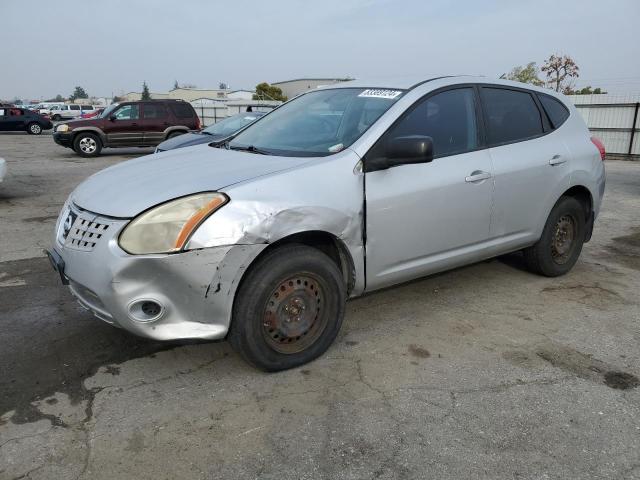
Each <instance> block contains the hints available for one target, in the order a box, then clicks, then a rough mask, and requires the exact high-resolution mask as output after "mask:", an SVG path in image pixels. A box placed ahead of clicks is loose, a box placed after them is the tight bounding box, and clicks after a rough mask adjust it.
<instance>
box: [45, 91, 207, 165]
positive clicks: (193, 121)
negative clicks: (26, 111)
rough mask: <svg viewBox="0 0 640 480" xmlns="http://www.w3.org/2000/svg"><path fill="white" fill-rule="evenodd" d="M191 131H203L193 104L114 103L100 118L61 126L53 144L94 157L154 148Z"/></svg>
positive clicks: (81, 120)
mask: <svg viewBox="0 0 640 480" xmlns="http://www.w3.org/2000/svg"><path fill="white" fill-rule="evenodd" d="M190 130H200V119H199V118H198V115H197V114H196V112H195V110H194V109H193V107H192V106H191V104H190V103H188V102H185V101H182V100H148V101H141V102H123V103H114V104H113V105H109V106H108V107H107V108H105V109H104V111H103V112H102V113H101V114H100V115H99V116H97V117H93V118H82V119H78V120H71V121H69V122H63V123H59V124H57V125H56V128H55V131H54V132H53V140H54V141H55V142H56V143H57V144H58V145H62V146H63V147H69V148H73V149H74V150H75V152H76V153H77V154H78V155H81V156H83V157H95V156H97V155H99V154H100V151H101V150H102V149H103V148H105V147H155V146H156V145H158V144H159V143H161V142H163V141H165V140H166V139H168V138H172V137H175V136H176V135H182V134H183V133H187V132H189V131H190Z"/></svg>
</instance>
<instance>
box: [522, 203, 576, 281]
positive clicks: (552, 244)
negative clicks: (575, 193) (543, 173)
mask: <svg viewBox="0 0 640 480" xmlns="http://www.w3.org/2000/svg"><path fill="white" fill-rule="evenodd" d="M585 218H586V213H585V211H584V207H583V206H582V204H581V203H580V202H579V201H578V200H576V199H575V198H573V197H560V200H558V202H557V203H556V204H555V206H554V207H553V209H552V210H551V213H550V214H549V218H547V223H546V224H545V226H544V230H543V231H542V236H541V237H540V240H538V241H537V242H536V243H535V244H534V245H532V246H531V247H529V248H526V249H525V250H524V251H523V252H524V260H525V263H526V265H527V267H528V268H529V270H531V271H532V272H534V273H538V274H540V275H544V276H546V277H557V276H560V275H564V274H565V273H567V272H568V271H569V270H571V269H572V268H573V266H574V265H575V264H576V262H577V261H578V257H579V256H580V252H581V251H582V245H583V243H584V238H585Z"/></svg>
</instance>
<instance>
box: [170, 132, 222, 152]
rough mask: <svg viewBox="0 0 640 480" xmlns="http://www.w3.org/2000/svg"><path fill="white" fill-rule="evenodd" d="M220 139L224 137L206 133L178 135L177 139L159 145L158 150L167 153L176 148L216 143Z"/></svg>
mask: <svg viewBox="0 0 640 480" xmlns="http://www.w3.org/2000/svg"><path fill="white" fill-rule="evenodd" d="M219 138H222V137H221V136H220V135H206V134H204V133H185V134H184V135H178V136H177V137H173V138H170V139H169V140H165V141H164V142H162V143H161V144H160V145H158V149H159V150H162V151H165V150H173V149H174V148H182V147H191V146H193V145H201V144H203V143H211V142H215V141H216V140H218V139H219Z"/></svg>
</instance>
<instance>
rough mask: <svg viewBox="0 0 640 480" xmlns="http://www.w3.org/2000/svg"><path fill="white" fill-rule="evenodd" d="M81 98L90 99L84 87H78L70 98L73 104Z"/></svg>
mask: <svg viewBox="0 0 640 480" xmlns="http://www.w3.org/2000/svg"><path fill="white" fill-rule="evenodd" d="M79 98H89V94H88V93H87V92H85V91H84V88H82V87H76V88H75V90H74V91H73V93H72V94H71V95H70V96H69V100H71V101H72V102H73V101H74V100H77V99H79Z"/></svg>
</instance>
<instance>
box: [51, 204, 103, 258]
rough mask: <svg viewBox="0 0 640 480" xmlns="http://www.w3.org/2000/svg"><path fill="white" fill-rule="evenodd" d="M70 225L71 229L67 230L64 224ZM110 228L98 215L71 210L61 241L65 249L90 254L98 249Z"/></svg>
mask: <svg viewBox="0 0 640 480" xmlns="http://www.w3.org/2000/svg"><path fill="white" fill-rule="evenodd" d="M74 217H75V218H74ZM67 222H68V223H67ZM69 223H71V228H69V229H68V230H66V229H65V228H64V224H67V225H68V224H69ZM108 228H109V224H108V223H106V222H103V221H101V220H100V218H99V217H97V216H96V215H92V214H90V213H88V212H74V211H73V210H69V212H68V214H67V217H66V218H65V221H64V223H63V228H61V235H62V239H61V240H62V242H63V243H64V247H65V248H71V249H74V250H82V251H84V252H90V251H92V250H93V249H94V248H95V247H96V245H97V244H98V242H99V241H100V239H101V238H102V237H103V236H104V235H105V233H106V231H107V230H108Z"/></svg>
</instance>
